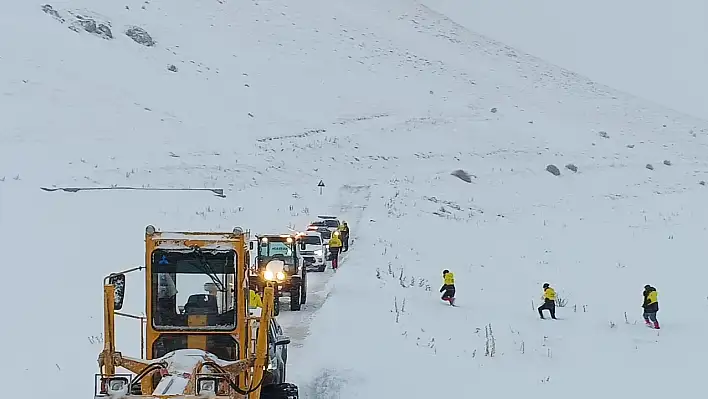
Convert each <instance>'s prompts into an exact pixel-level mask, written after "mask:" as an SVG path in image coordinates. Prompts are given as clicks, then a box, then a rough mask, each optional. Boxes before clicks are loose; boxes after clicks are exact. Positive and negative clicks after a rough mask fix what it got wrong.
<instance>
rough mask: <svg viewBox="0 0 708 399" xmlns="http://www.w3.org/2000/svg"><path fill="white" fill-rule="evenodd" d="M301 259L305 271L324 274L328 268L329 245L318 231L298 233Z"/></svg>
mask: <svg viewBox="0 0 708 399" xmlns="http://www.w3.org/2000/svg"><path fill="white" fill-rule="evenodd" d="M297 237H298V243H299V244H300V257H301V258H302V262H303V265H304V266H305V269H307V270H308V271H309V270H316V271H318V272H323V271H325V269H326V268H327V245H326V244H325V242H324V240H323V239H322V235H321V234H320V233H318V232H316V231H306V232H302V233H298V235H297Z"/></svg>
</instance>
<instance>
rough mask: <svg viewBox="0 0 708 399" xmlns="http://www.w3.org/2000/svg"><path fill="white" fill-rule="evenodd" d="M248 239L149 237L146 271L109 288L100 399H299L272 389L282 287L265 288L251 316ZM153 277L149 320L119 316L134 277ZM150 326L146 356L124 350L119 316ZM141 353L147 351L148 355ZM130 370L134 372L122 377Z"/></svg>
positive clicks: (114, 279) (115, 277) (282, 386)
mask: <svg viewBox="0 0 708 399" xmlns="http://www.w3.org/2000/svg"><path fill="white" fill-rule="evenodd" d="M248 246H249V233H248V232H246V231H244V230H243V229H242V228H240V227H236V228H235V229H234V230H233V232H231V233H196V232H158V231H157V230H156V229H155V227H154V226H151V225H150V226H147V227H146V229H145V266H144V267H143V266H141V267H136V268H133V269H130V270H125V271H123V272H120V273H113V274H111V275H109V276H107V277H106V278H105V280H104V286H103V291H104V339H105V342H104V348H103V351H102V352H101V353H100V355H99V357H98V365H99V371H100V372H99V374H97V375H96V379H95V392H94V394H95V398H111V399H139V398H144V399H148V398H154V399H196V398H210V399H236V398H240V399H297V398H298V388H297V386H296V385H294V384H290V383H285V382H280V383H272V384H269V385H264V384H263V382H264V375H265V372H266V365H267V364H268V356H269V355H268V353H269V345H281V344H287V343H289V339H288V338H287V337H282V336H281V337H277V338H276V341H277V342H275V343H274V342H269V330H268V328H269V326H270V325H271V324H272V323H271V318H272V317H273V316H272V313H273V302H274V288H273V285H272V284H268V285H267V286H266V287H265V288H264V298H263V308H262V309H261V311H260V316H259V317H253V316H251V312H250V310H249V282H248V277H249V273H248V265H249V263H250V262H249V251H248ZM141 270H144V272H145V303H146V306H145V316H144V317H141V316H135V315H130V314H126V313H122V312H119V311H120V310H121V309H122V307H123V299H124V297H125V281H126V274H127V273H130V272H134V271H141ZM116 315H118V316H127V317H132V318H137V319H141V322H142V320H143V319H144V320H145V330H144V331H145V332H144V337H143V336H141V339H144V341H145V353H144V354H143V353H141V356H140V358H139V359H138V358H131V357H127V356H124V355H123V354H122V353H121V352H119V351H117V350H116V347H115V317H116ZM141 352H142V350H141ZM119 369H124V370H127V373H118V372H117V370H119Z"/></svg>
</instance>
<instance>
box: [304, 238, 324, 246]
mask: <svg viewBox="0 0 708 399" xmlns="http://www.w3.org/2000/svg"><path fill="white" fill-rule="evenodd" d="M300 242H304V243H305V244H307V245H322V239H320V237H318V236H303V237H301V238H300Z"/></svg>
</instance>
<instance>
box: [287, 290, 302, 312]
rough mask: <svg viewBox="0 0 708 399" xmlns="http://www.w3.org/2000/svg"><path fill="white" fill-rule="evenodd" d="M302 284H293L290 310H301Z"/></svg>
mask: <svg viewBox="0 0 708 399" xmlns="http://www.w3.org/2000/svg"><path fill="white" fill-rule="evenodd" d="M300 288H301V287H300V284H293V286H292V288H290V310H294V311H297V310H300V305H302V304H301V303H300V301H301V299H300V295H301V289H300Z"/></svg>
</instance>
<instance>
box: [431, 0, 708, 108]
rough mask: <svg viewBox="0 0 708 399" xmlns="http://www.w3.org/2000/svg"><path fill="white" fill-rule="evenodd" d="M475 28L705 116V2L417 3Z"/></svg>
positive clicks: (707, 10)
mask: <svg viewBox="0 0 708 399" xmlns="http://www.w3.org/2000/svg"><path fill="white" fill-rule="evenodd" d="M420 3H423V4H425V5H427V6H428V7H431V8H432V9H434V10H436V11H438V12H442V13H446V14H447V15H449V16H451V17H452V19H453V20H454V21H455V22H457V23H459V24H462V25H464V26H466V27H468V28H470V29H472V30H474V31H476V32H480V33H482V34H485V35H488V36H490V37H493V38H495V39H497V40H501V41H503V42H504V43H506V44H507V45H511V46H514V47H516V48H518V49H520V50H523V51H526V52H529V53H531V54H534V55H536V56H538V57H541V58H543V59H544V60H547V61H549V62H552V63H554V64H556V65H560V66H562V67H564V68H568V69H570V70H573V71H575V72H577V73H580V74H583V75H585V76H588V77H589V78H591V79H593V80H596V81H599V82H602V83H604V84H607V85H610V86H612V87H614V88H617V89H620V90H624V91H627V92H629V93H632V94H634V95H637V96H640V97H642V98H646V99H650V100H652V101H654V102H656V103H659V104H664V105H666V106H669V107H672V108H674V109H677V110H680V111H683V112H687V113H690V114H693V115H697V116H699V117H703V118H706V117H708V99H707V98H706V95H705V87H706V85H707V84H708V82H707V81H706V74H705V71H706V69H708V53H706V51H705V48H706V44H705V38H706V37H708V25H706V23H705V19H706V16H708V3H706V2H705V1H702V0H680V1H661V0H649V1H646V0H626V1H622V2H617V1H612V0H596V1H565V0H537V1H526V0H474V1H465V0H422V1H420Z"/></svg>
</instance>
